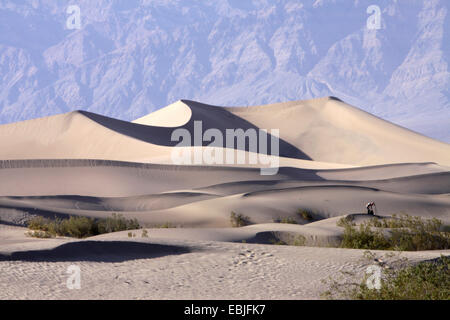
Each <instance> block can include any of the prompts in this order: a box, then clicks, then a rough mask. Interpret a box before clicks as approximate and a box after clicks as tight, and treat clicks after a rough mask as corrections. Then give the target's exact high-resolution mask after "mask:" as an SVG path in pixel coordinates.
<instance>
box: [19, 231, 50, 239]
mask: <svg viewBox="0 0 450 320" xmlns="http://www.w3.org/2000/svg"><path fill="white" fill-rule="evenodd" d="M25 235H26V236H28V237H33V238H41V239H44V238H52V237H53V236H52V235H51V234H50V233H48V232H47V231H40V230H33V231H28V232H26V233H25Z"/></svg>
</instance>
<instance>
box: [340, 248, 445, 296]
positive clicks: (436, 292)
mask: <svg viewBox="0 0 450 320" xmlns="http://www.w3.org/2000/svg"><path fill="white" fill-rule="evenodd" d="M347 296H348V297H349V298H352V299H362V300H449V299H450V258H449V257H445V256H441V258H439V259H437V260H435V261H426V262H421V263H418V264H416V265H414V266H409V267H407V268H403V269H398V270H396V269H388V270H385V271H384V277H383V278H382V279H381V288H380V289H379V290H376V289H369V288H368V287H367V285H366V279H364V280H363V281H362V282H361V284H360V285H359V286H358V287H356V288H353V289H352V290H350V291H349V292H348V295H347Z"/></svg>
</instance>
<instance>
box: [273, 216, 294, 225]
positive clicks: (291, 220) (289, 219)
mask: <svg viewBox="0 0 450 320" xmlns="http://www.w3.org/2000/svg"><path fill="white" fill-rule="evenodd" d="M273 222H275V223H288V224H298V222H297V220H295V219H294V218H292V217H286V218H277V219H274V220H273Z"/></svg>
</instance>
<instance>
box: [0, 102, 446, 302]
mask: <svg viewBox="0 0 450 320" xmlns="http://www.w3.org/2000/svg"><path fill="white" fill-rule="evenodd" d="M194 121H202V125H203V128H205V129H211V128H214V129H217V130H218V131H219V132H222V133H224V132H225V131H226V130H227V129H236V128H241V129H243V130H247V129H264V130H271V129H278V130H279V138H280V144H279V154H280V158H279V165H280V168H279V170H278V172H277V173H276V174H274V175H262V174H261V170H260V167H261V166H260V165H259V164H254V163H244V164H217V163H215V164H190V165H189V164H181V165H179V164H174V163H173V161H172V158H171V155H172V154H173V151H174V150H178V151H180V150H191V151H192V150H200V151H202V150H204V149H205V148H206V147H207V144H205V143H203V145H201V146H195V147H177V146H176V144H177V142H176V141H172V140H171V134H172V132H173V131H174V130H175V129H177V128H184V129H186V130H187V131H189V132H191V133H194V132H193V131H194ZM0 137H1V139H0V219H1V224H0V266H1V270H2V273H1V274H0V279H1V281H0V299H14V298H19V299H48V298H50V299H67V298H68V299H91V298H93V299H116V298H127V299H191V298H192V299H254V298H255V299H256V298H259V299H319V298H320V293H321V292H323V291H324V290H325V289H326V285H325V284H324V283H323V282H322V281H323V280H324V279H327V278H328V277H330V276H331V277H332V276H336V275H337V274H338V273H340V271H350V272H353V273H355V274H357V275H358V276H359V277H362V276H363V275H364V270H365V268H366V267H367V265H368V264H369V263H370V262H368V261H365V260H364V259H363V250H353V249H340V248H333V246H336V245H337V244H338V243H339V239H340V236H341V234H342V228H340V227H337V226H336V222H337V220H338V219H339V218H340V217H342V216H346V215H353V216H355V217H362V219H364V218H365V216H364V214H365V204H366V203H367V202H369V201H374V202H375V203H376V210H377V211H376V214H377V215H379V216H381V217H383V216H385V217H388V216H391V215H393V214H399V213H407V214H410V215H413V216H422V217H426V218H431V217H435V218H438V219H440V220H442V221H443V222H444V223H446V224H450V145H449V144H446V143H443V142H439V141H435V140H432V139H430V138H428V137H425V136H422V135H420V134H418V133H415V132H412V131H410V130H408V129H405V128H402V127H400V126H397V125H395V124H393V123H390V122H387V121H384V120H382V119H380V118H377V117H375V116H373V115H371V114H368V113H366V112H364V111H361V110H360V109H358V108H356V107H353V106H350V105H348V104H346V103H344V102H342V101H340V100H339V99H337V98H333V97H327V98H321V99H314V100H306V101H292V102H286V103H277V104H273V105H266V106H254V107H217V106H210V105H206V104H202V103H199V102H194V101H188V100H181V101H177V102H175V103H174V104H171V105H169V106H167V107H165V108H162V109H160V110H158V111H156V112H154V113H151V114H149V115H147V116H144V117H142V118H139V119H137V120H135V121H133V122H127V121H122V120H118V119H112V118H108V117H105V116H102V115H98V114H94V113H90V112H86V111H76V112H70V113H67V114H62V115H55V116H51V117H46V118H41V119H33V120H28V121H23V122H18V123H12V124H6V125H1V126H0ZM241 151H243V152H245V154H246V157H249V156H250V154H251V153H252V152H250V150H241ZM234 152H237V151H236V150H234ZM257 152H259V151H257ZM299 209H306V210H308V211H309V212H311V213H312V216H313V221H307V220H305V219H302V218H300V217H299V215H298V213H297V211H298V210H299ZM231 212H236V213H240V214H243V215H245V216H247V217H248V218H249V220H250V221H251V225H249V226H246V227H240V228H231V224H230V214H231ZM112 213H121V214H123V215H124V216H125V217H127V218H136V219H137V220H138V221H139V223H140V224H141V225H142V226H144V227H145V228H146V229H147V230H148V234H149V237H148V238H143V237H141V232H142V230H135V231H133V233H134V234H135V235H136V237H129V236H128V232H116V233H112V234H105V235H100V236H96V237H91V238H87V239H84V240H77V239H70V238H63V237H60V238H52V239H35V238H30V237H28V236H26V235H25V232H26V230H27V229H26V228H24V224H25V222H26V220H27V219H28V218H30V217H31V216H35V215H42V216H46V217H54V216H61V217H63V216H69V215H78V216H88V217H95V218H101V217H108V216H110V215H111V214H112ZM286 218H290V219H295V220H297V222H298V224H282V223H275V222H277V221H279V220H280V219H286ZM163 224H170V226H173V227H176V228H159V227H160V226H161V225H163ZM297 235H302V236H304V237H305V238H306V243H305V245H304V246H278V245H273V244H272V243H273V242H274V240H276V239H281V240H285V239H287V238H289V237H295V236H297ZM441 253H444V254H448V253H450V252H449V251H446V252H445V251H430V252H408V253H406V252H403V253H401V255H402V257H407V258H408V259H410V261H422V260H426V259H431V258H435V257H439V256H440V254H441ZM377 254H379V255H383V254H384V253H382V252H378V253H377ZM392 259H394V258H392ZM71 264H75V265H78V266H80V269H81V271H82V288H81V289H79V290H69V289H68V288H67V287H66V279H67V274H66V269H67V266H69V265H71Z"/></svg>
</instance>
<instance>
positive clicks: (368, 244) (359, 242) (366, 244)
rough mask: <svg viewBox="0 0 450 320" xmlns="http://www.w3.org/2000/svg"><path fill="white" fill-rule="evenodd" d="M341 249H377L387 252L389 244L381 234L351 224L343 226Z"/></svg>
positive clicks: (366, 226)
mask: <svg viewBox="0 0 450 320" xmlns="http://www.w3.org/2000/svg"><path fill="white" fill-rule="evenodd" d="M341 247H343V248H350V249H378V250H388V249H390V248H391V244H390V242H389V241H388V240H387V239H386V238H385V237H384V235H383V233H382V232H380V231H378V230H375V231H373V230H372V229H371V228H370V226H368V225H365V224H360V225H359V228H358V227H355V226H353V225H351V224H347V225H345V226H344V234H343V237H342V242H341Z"/></svg>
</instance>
